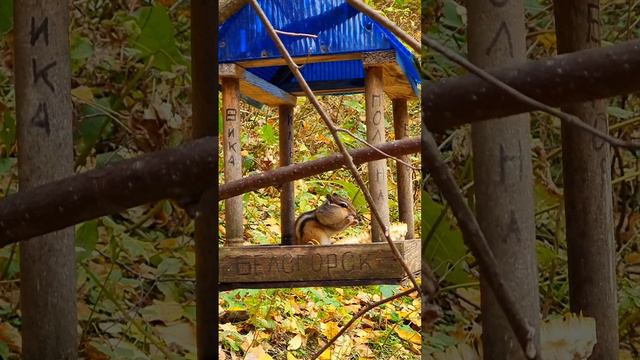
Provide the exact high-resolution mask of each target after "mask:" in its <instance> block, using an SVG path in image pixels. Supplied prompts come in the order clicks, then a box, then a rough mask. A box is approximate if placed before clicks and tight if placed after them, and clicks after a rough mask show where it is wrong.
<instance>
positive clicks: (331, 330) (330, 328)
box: [321, 321, 340, 339]
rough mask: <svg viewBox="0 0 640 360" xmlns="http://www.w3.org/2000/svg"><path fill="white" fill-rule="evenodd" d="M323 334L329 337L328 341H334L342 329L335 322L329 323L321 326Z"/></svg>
mask: <svg viewBox="0 0 640 360" xmlns="http://www.w3.org/2000/svg"><path fill="white" fill-rule="evenodd" d="M321 328H322V334H323V335H324V336H326V337H327V339H333V337H334V336H336V334H337V333H338V332H339V331H340V327H339V326H338V323H337V322H335V321H329V322H327V323H324V324H322V325H321Z"/></svg>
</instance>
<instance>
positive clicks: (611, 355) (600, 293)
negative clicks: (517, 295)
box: [554, 0, 619, 360]
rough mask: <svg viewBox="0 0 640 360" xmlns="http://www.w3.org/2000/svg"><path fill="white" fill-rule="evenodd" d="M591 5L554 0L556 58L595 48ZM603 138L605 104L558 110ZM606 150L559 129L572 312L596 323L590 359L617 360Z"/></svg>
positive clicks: (587, 0) (596, 23) (592, 0)
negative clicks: (587, 124)
mask: <svg viewBox="0 0 640 360" xmlns="http://www.w3.org/2000/svg"><path fill="white" fill-rule="evenodd" d="M599 11H600V9H599V5H598V1H596V0H560V1H558V0H556V1H554V14H555V20H556V34H557V38H558V53H567V52H572V51H577V50H582V49H588V48H594V47H599V46H600V19H599ZM562 110H563V111H565V112H568V113H570V114H573V115H575V116H577V117H579V118H580V119H582V120H583V121H585V122H587V123H589V124H590V125H592V126H593V127H595V128H597V129H599V130H601V131H603V132H605V133H608V128H609V126H608V121H607V112H606V111H607V101H606V100H596V101H591V102H588V103H573V104H568V105H565V106H563V107H562ZM609 150H610V149H609V145H608V144H607V143H605V142H604V141H602V140H601V139H598V138H596V137H594V136H593V135H591V134H587V133H585V132H583V131H580V130H579V129H576V128H574V127H571V126H567V125H565V124H564V123H563V124H562V160H563V176H564V203H565V216H566V226H567V258H568V263H569V298H570V304H571V311H572V312H574V313H582V314H583V315H584V316H590V317H593V318H595V320H596V333H597V343H596V345H595V347H594V349H593V354H592V355H591V357H590V359H594V360H599V359H602V360H604V359H616V358H618V346H619V345H618V312H617V299H616V273H615V241H614V236H613V217H612V198H611V174H610V169H611V167H610V154H609Z"/></svg>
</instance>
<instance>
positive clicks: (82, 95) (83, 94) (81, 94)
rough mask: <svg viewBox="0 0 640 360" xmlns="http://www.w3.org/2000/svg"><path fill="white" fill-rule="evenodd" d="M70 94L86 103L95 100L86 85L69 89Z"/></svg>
mask: <svg viewBox="0 0 640 360" xmlns="http://www.w3.org/2000/svg"><path fill="white" fill-rule="evenodd" d="M71 95H73V96H75V97H77V98H78V99H80V100H82V101H84V102H88V103H93V102H95V99H94V98H93V92H92V91H91V88H90V87H88V86H78V87H77V88H75V89H71Z"/></svg>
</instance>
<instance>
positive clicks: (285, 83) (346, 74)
mask: <svg viewBox="0 0 640 360" xmlns="http://www.w3.org/2000/svg"><path fill="white" fill-rule="evenodd" d="M258 3H259V4H260V6H261V7H262V9H263V10H264V12H265V14H266V15H267V17H268V18H269V20H270V21H271V23H272V24H273V26H274V28H276V29H277V30H281V31H286V32H293V33H303V34H313V35H317V38H311V37H303V36H287V35H280V38H281V39H282V41H283V43H284V45H285V46H286V48H287V50H288V51H289V53H290V54H291V56H293V57H303V56H313V55H333V54H345V53H360V52H373V51H385V50H395V51H396V54H397V62H398V63H399V65H400V67H401V68H402V70H403V71H404V74H405V76H406V78H407V80H408V82H409V84H411V87H412V88H413V91H414V93H415V94H417V93H418V84H419V82H420V75H419V73H418V70H417V68H416V66H415V64H414V61H413V56H412V55H411V52H410V51H409V50H408V49H407V48H406V47H405V46H404V45H402V43H401V42H400V41H399V40H398V39H397V38H396V37H395V36H394V35H393V34H391V33H390V32H389V31H387V30H386V29H384V28H383V27H382V26H380V25H379V24H378V23H376V22H375V21H373V20H372V19H370V18H369V17H368V16H366V15H364V14H363V13H361V12H359V11H357V10H355V9H354V8H352V7H351V6H350V5H349V4H348V3H347V2H346V1H345V0H258ZM218 36H219V37H218V45H219V46H218V62H219V63H230V62H239V61H246V60H259V59H269V58H280V57H281V56H280V52H279V51H278V49H277V47H276V45H275V43H274V42H273V41H272V40H271V38H270V37H269V34H268V33H267V31H266V29H265V27H264V26H263V25H262V22H261V21H260V19H259V18H258V15H257V14H256V13H255V10H254V9H253V8H252V7H251V5H246V6H245V7H243V8H242V9H241V10H239V11H238V12H237V13H236V14H234V15H233V16H231V17H230V18H229V19H227V21H225V22H224V23H223V24H222V25H221V26H220V27H219V35H218ZM247 70H248V71H251V72H252V73H253V74H255V75H257V76H258V77H260V78H262V79H264V80H266V81H269V82H271V83H273V84H275V85H277V86H279V87H281V88H283V89H285V90H287V91H291V92H293V91H299V88H300V86H299V84H298V82H297V80H296V79H295V77H293V75H292V74H291V72H290V71H289V69H288V68H287V66H269V67H258V68H254V67H252V68H249V69H247ZM301 71H302V74H303V75H304V77H305V79H306V80H307V81H308V82H309V84H310V85H311V88H312V89H314V90H318V89H328V88H333V89H341V88H354V87H362V86H363V84H364V69H363V65H362V61H361V60H348V61H334V62H318V63H309V64H306V65H303V66H302V69H301Z"/></svg>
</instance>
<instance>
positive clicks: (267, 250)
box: [218, 239, 420, 290]
mask: <svg viewBox="0 0 640 360" xmlns="http://www.w3.org/2000/svg"><path fill="white" fill-rule="evenodd" d="M395 244H396V246H397V247H398V250H399V251H400V254H401V255H402V257H403V258H404V260H405V262H407V264H408V265H409V268H410V269H411V270H412V271H414V272H418V271H420V240H419V239H414V240H402V241H397V242H395ZM219 250H220V252H219V261H218V263H219V278H218V282H219V285H220V288H221V289H225V290H228V289H232V288H273V287H287V288H293V287H305V286H353V285H366V284H398V283H400V282H401V281H402V280H403V279H404V278H405V275H404V272H403V269H402V267H401V266H400V264H399V263H398V262H397V261H396V259H395V257H394V256H393V253H392V252H391V249H390V248H389V245H388V244H387V243H374V244H345V245H306V246H305V245H298V246H271V245H268V246H242V247H221V248H220V249H219Z"/></svg>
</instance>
